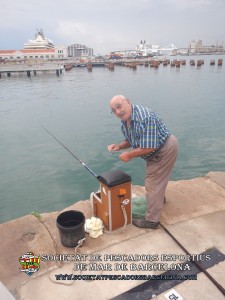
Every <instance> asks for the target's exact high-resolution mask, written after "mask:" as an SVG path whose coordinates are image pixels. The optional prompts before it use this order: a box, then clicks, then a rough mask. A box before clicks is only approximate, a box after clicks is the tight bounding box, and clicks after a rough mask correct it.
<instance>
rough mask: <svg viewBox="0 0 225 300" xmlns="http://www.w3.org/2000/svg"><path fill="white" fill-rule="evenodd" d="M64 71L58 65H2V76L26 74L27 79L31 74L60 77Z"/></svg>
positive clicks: (0, 71) (0, 68)
mask: <svg viewBox="0 0 225 300" xmlns="http://www.w3.org/2000/svg"><path fill="white" fill-rule="evenodd" d="M62 70H63V65H61V64H58V63H50V62H48V63H37V62H35V63H6V64H0V74H7V76H8V77H11V74H13V73H16V74H21V73H25V74H26V75H27V77H30V76H31V74H34V75H37V73H39V72H55V73H56V75H57V76H58V75H60V74H61V73H62Z"/></svg>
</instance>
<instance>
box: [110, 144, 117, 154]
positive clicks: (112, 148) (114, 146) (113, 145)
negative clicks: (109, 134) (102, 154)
mask: <svg viewBox="0 0 225 300" xmlns="http://www.w3.org/2000/svg"><path fill="white" fill-rule="evenodd" d="M108 151H109V152H113V151H120V147H119V146H118V145H117V144H111V145H108Z"/></svg>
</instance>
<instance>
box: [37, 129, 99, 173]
mask: <svg viewBox="0 0 225 300" xmlns="http://www.w3.org/2000/svg"><path fill="white" fill-rule="evenodd" d="M39 124H40V123H39ZM40 126H41V128H42V129H44V130H45V131H46V132H47V133H48V134H49V135H50V136H51V137H52V138H53V139H54V140H56V141H57V142H58V143H59V144H60V145H61V146H62V147H63V148H64V149H65V150H66V151H67V152H69V153H70V154H71V155H72V156H73V157H74V158H75V159H76V160H77V161H78V162H79V163H80V164H81V165H82V166H83V167H85V168H86V169H87V170H88V171H89V172H90V173H91V174H92V175H93V176H94V177H96V178H97V177H98V175H97V174H95V172H94V171H92V170H91V169H90V168H89V167H88V166H87V165H86V164H85V163H84V162H83V161H82V160H80V159H79V158H78V157H77V156H76V155H75V154H74V153H73V152H72V151H70V149H68V148H67V147H66V146H65V145H64V144H63V143H62V142H61V141H60V140H59V139H57V137H56V136H55V135H54V134H53V133H51V132H50V131H49V130H48V129H47V128H45V127H44V126H43V125H42V124H40Z"/></svg>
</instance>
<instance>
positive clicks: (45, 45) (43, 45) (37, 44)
mask: <svg viewBox="0 0 225 300" xmlns="http://www.w3.org/2000/svg"><path fill="white" fill-rule="evenodd" d="M54 48H55V46H54V44H53V42H52V40H50V39H47V38H46V37H45V36H44V33H43V30H42V29H40V30H38V29H37V33H36V35H35V40H28V42H27V43H25V44H24V49H54Z"/></svg>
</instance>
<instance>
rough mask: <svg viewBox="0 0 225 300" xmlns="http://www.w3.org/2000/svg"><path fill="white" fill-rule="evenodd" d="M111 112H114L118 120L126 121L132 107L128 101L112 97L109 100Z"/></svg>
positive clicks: (128, 118) (129, 116)
mask: <svg viewBox="0 0 225 300" xmlns="http://www.w3.org/2000/svg"><path fill="white" fill-rule="evenodd" d="M110 107H111V111H112V113H114V114H115V115H116V116H117V117H118V118H119V119H120V120H122V121H128V120H130V118H131V113H132V108H131V104H130V101H129V100H128V99H126V98H122V97H119V96H118V97H114V98H113V99H112V100H111V101H110Z"/></svg>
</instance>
